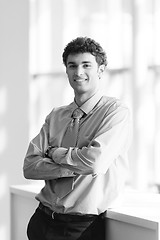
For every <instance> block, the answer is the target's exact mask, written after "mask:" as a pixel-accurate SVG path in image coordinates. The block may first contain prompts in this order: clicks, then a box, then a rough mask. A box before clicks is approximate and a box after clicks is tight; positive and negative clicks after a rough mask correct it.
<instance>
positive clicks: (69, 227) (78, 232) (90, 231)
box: [27, 208, 106, 240]
mask: <svg viewBox="0 0 160 240" xmlns="http://www.w3.org/2000/svg"><path fill="white" fill-rule="evenodd" d="M27 236H28V239H29V240H105V239H106V238H105V217H104V216H102V215H99V216H98V217H97V218H96V219H95V220H94V221H93V220H90V221H59V220H56V219H52V218H51V217H50V216H49V215H47V214H46V213H44V212H43V211H42V210H40V209H39V208H37V209H36V211H35V213H34V214H33V216H32V217H31V219H30V221H29V224H28V228H27Z"/></svg>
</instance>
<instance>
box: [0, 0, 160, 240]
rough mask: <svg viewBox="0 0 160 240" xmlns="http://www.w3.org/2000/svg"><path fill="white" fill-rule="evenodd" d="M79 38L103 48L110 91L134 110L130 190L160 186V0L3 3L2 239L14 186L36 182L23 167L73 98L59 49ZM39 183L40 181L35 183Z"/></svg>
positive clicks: (0, 82) (0, 62)
mask: <svg viewBox="0 0 160 240" xmlns="http://www.w3.org/2000/svg"><path fill="white" fill-rule="evenodd" d="M77 36H89V37H91V38H94V39H95V40H96V41H98V42H99V43H100V44H101V45H102V46H103V47H104V49H105V51H106V53H107V57H108V66H107V69H106V71H105V73H104V76H103V79H102V89H103V91H104V94H105V95H108V96H114V97H117V98H120V99H122V100H123V101H124V102H125V103H126V104H127V105H128V106H129V108H130V110H131V113H132V119H133V121H132V123H133V139H132V143H131V147H130V150H129V173H128V180H127V184H126V188H127V189H135V190H138V191H145V192H148V193H155V194H159V191H160V174H159V172H160V147H159V143H160V124H159V123H160V96H159V95H160V54H159V53H160V44H159V42H160V1H159V0H94V1H93V0H23V1H22V0H14V1H12V0H7V1H5V0H1V1H0V166H1V167H0V212H1V214H0V239H2V240H9V239H11V233H10V228H11V220H10V206H11V203H10V200H11V199H10V186H11V185H25V184H30V185H33V184H35V182H34V181H31V180H25V179H24V177H23V172H22V167H23V160H24V156H25V153H26V150H27V147H28V143H29V141H30V140H31V139H32V138H33V137H34V136H35V135H36V134H38V132H39V130H40V127H41V126H42V124H43V123H44V120H45V117H46V115H47V114H48V113H49V112H50V111H51V110H52V108H53V107H57V106H61V105H65V104H68V103H70V102H71V101H72V100H73V92H72V89H71V88H70V86H69V84H68V81H67V78H66V74H65V68H64V65H63V63H62V52H63V49H64V47H65V45H66V44H67V43H68V42H69V41H70V40H72V39H74V38H75V37H77ZM36 184H41V183H39V182H38V181H36Z"/></svg>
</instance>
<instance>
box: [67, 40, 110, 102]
mask: <svg viewBox="0 0 160 240" xmlns="http://www.w3.org/2000/svg"><path fill="white" fill-rule="evenodd" d="M63 62H64V64H65V66H66V73H67V76H68V79H69V83H70V85H71V87H72V88H73V89H74V93H75V100H76V102H77V104H79V105H80V104H82V103H83V102H84V101H86V100H87V99H89V98H90V97H91V96H93V95H94V94H95V93H96V92H97V91H98V89H99V87H100V79H101V76H102V74H103V72H104V70H105V66H106V65H107V60H106V54H105V52H104V50H103V49H102V47H101V46H100V45H99V44H98V43H96V42H95V41H94V40H92V39H90V38H87V37H79V38H76V39H75V40H73V41H71V42H70V43H69V44H68V45H67V46H66V48H65V49H64V53H63ZM80 99H81V100H80Z"/></svg>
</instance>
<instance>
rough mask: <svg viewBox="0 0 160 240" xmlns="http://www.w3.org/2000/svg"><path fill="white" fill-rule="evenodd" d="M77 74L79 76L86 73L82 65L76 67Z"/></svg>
mask: <svg viewBox="0 0 160 240" xmlns="http://www.w3.org/2000/svg"><path fill="white" fill-rule="evenodd" d="M75 74H76V75H77V76H81V75H83V74H84V69H83V68H82V67H81V66H78V67H77V68H76V71H75Z"/></svg>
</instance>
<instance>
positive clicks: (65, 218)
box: [38, 203, 98, 222]
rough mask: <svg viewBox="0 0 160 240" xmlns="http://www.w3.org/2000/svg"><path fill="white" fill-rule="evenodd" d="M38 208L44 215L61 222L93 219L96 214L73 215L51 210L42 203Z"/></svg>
mask: <svg viewBox="0 0 160 240" xmlns="http://www.w3.org/2000/svg"><path fill="white" fill-rule="evenodd" d="M38 208H39V209H40V210H41V211H43V212H44V213H45V214H46V215H48V216H50V217H51V218H52V219H55V220H59V221H63V222H88V221H94V220H95V219H96V218H97V217H98V215H94V214H85V215H74V214H63V213H57V212H54V211H52V210H51V209H50V208H49V207H46V206H44V205H43V204H42V203H40V204H39V206H38Z"/></svg>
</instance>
